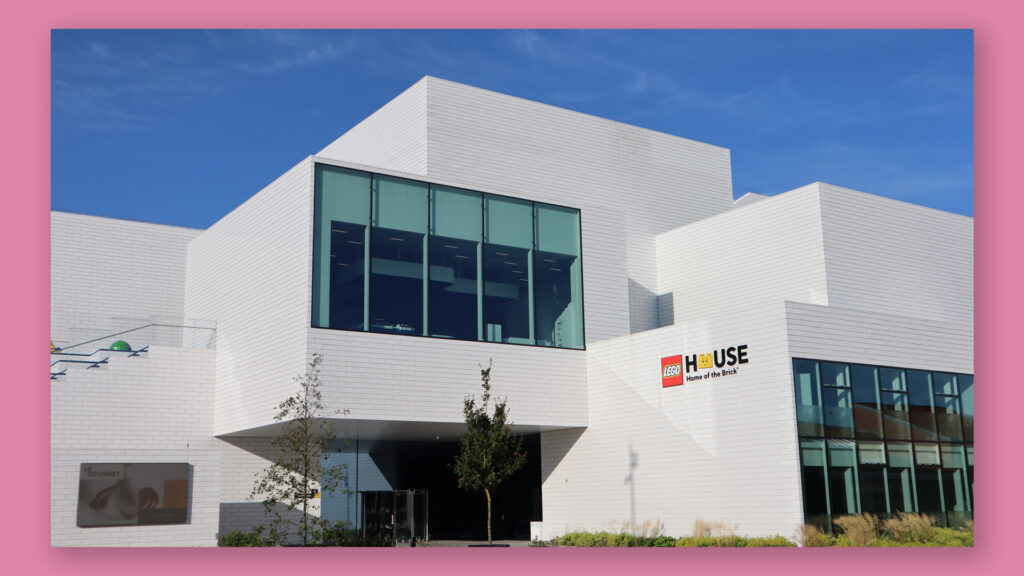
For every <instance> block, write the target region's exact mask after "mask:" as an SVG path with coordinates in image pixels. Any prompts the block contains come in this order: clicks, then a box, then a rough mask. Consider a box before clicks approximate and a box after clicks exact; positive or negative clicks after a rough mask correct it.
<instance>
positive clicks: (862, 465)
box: [857, 442, 889, 515]
mask: <svg viewBox="0 0 1024 576" xmlns="http://www.w3.org/2000/svg"><path fill="white" fill-rule="evenodd" d="M857 484H858V485H859V488H860V510H861V512H870V513H872V514H875V515H885V514H887V513H888V511H889V507H888V495H887V494H886V490H885V445H884V444H883V443H881V442H859V443H858V445H857Z"/></svg>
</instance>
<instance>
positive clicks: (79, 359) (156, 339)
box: [50, 318, 217, 380]
mask: <svg viewBox="0 0 1024 576" xmlns="http://www.w3.org/2000/svg"><path fill="white" fill-rule="evenodd" d="M114 321H115V322H114V323H120V324H122V325H123V324H125V323H126V322H130V321H132V319H126V318H118V319H114ZM135 321H137V322H142V323H141V324H139V325H136V326H134V327H131V328H127V329H121V330H116V331H114V332H109V330H110V329H109V328H107V329H106V332H107V333H103V334H102V335H100V336H91V335H90V336H88V337H86V338H85V339H84V340H81V341H79V342H75V343H73V344H65V343H63V342H60V341H56V342H53V341H52V342H51V350H50V379H51V380H56V379H57V378H58V377H60V376H64V375H66V374H67V371H68V368H69V367H71V366H84V367H85V368H103V367H106V366H107V364H108V361H109V359H110V358H111V357H112V356H124V357H133V356H145V355H147V354H148V352H149V348H150V346H173V347H182V348H197V349H202V350H211V349H213V348H216V346H217V328H216V323H215V322H211V321H204V320H178V321H167V320H156V319H148V320H143V319H136V320H135ZM102 331H103V330H98V329H75V330H72V332H76V333H86V334H96V333H97V332H102ZM92 346H97V347H96V348H93V347H92Z"/></svg>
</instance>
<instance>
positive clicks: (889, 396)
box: [793, 358, 974, 530]
mask: <svg viewBox="0 0 1024 576" xmlns="http://www.w3.org/2000/svg"><path fill="white" fill-rule="evenodd" d="M793 386H794V392H795V394H794V396H795V401H796V408H797V411H796V413H797V429H798V433H799V441H800V456H801V475H802V479H803V489H804V514H805V521H806V522H807V523H811V524H815V525H818V526H821V527H822V528H824V529H826V530H831V529H832V527H831V521H833V520H835V518H836V517H837V516H839V515H843V514H860V513H865V512H870V513H872V514H876V515H878V516H880V517H882V518H886V517H890V516H892V515H894V514H897V513H899V512H912V513H918V512H919V513H924V514H928V515H930V516H932V517H933V518H934V520H935V522H936V523H937V524H938V525H950V526H958V525H961V524H963V523H964V522H965V521H967V520H969V519H970V518H971V517H972V510H973V489H974V446H973V445H972V444H971V443H970V440H973V435H972V434H970V433H969V432H968V431H969V430H971V429H973V412H974V403H973V399H974V396H973V386H974V377H973V376H972V375H969V374H953V373H947V372H928V371H922V370H906V369H900V368H889V367H881V366H867V365H861V364H844V363H838V362H825V361H818V360H806V359H799V358H794V359H793ZM967 414H970V415H971V417H970V418H968V417H967ZM968 423H970V425H968Z"/></svg>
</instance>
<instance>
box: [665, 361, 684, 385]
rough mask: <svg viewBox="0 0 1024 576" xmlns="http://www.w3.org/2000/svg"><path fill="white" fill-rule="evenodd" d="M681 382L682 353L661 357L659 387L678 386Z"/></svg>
mask: <svg viewBox="0 0 1024 576" xmlns="http://www.w3.org/2000/svg"><path fill="white" fill-rule="evenodd" d="M682 383H683V355H682V354H680V355H678V356H669V357H668V358H662V359H661V387H662V388H668V387H669V386H679V385H680V384H682Z"/></svg>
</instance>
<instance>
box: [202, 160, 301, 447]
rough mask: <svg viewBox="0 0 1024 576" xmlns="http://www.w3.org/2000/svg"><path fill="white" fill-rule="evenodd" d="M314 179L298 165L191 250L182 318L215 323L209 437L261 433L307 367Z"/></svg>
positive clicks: (215, 227) (217, 224) (216, 225)
mask: <svg viewBox="0 0 1024 576" xmlns="http://www.w3.org/2000/svg"><path fill="white" fill-rule="evenodd" d="M312 179H313V176H312V171H311V163H310V162H309V160H308V159H306V160H303V161H302V162H300V163H299V164H297V165H296V166H295V167H294V168H292V169H291V170H289V171H288V172H286V173H285V174H283V175H282V176H280V177H279V178H278V179H277V180H275V181H274V182H273V183H271V184H270V185H268V186H267V187H266V188H264V189H263V190H262V191H260V192H259V193H258V194H256V195H255V196H253V197H252V198H250V199H249V200H247V201H246V202H245V203H244V204H242V205H241V206H239V207H238V208H236V209H235V210H233V211H232V212H231V213H230V214H228V215H227V216H225V217H224V218H222V219H221V220H219V221H218V222H217V223H216V224H214V225H213V226H211V227H210V228H209V229H208V230H206V231H205V232H203V233H202V234H201V235H200V236H199V237H198V238H196V239H195V240H193V241H192V242H191V243H190V244H189V247H188V255H189V258H188V271H187V274H186V294H185V313H186V314H187V315H188V316H189V317H195V318H214V319H216V320H217V368H218V370H217V382H216V389H217V396H216V403H217V409H216V416H215V423H214V430H215V431H216V433H217V434H223V433H228V432H233V431H236V430H240V429H245V428H249V427H252V426H259V425H263V424H269V423H270V422H271V421H272V418H273V415H274V413H275V410H274V407H275V406H277V405H278V403H280V402H281V400H283V399H284V398H287V397H288V396H289V395H291V393H292V378H293V377H294V376H295V375H296V374H297V373H299V372H301V371H302V370H303V368H304V366H305V363H306V350H305V348H306V331H307V330H308V326H309V308H310V298H311V295H310V289H309V286H310V284H309V283H310V279H309V275H310V269H311V265H312V259H313V258H312V252H311V250H312V247H311V244H310V242H311V238H312V231H311V224H312V220H313V215H312V203H313V197H312V185H313V180H312Z"/></svg>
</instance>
